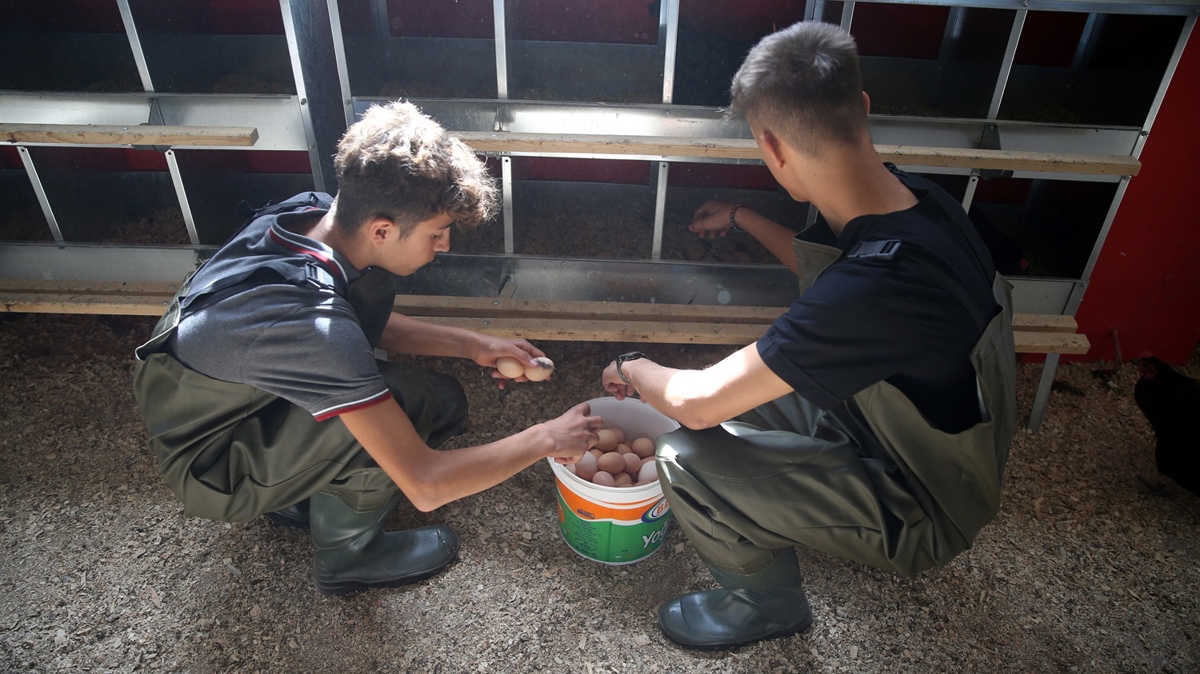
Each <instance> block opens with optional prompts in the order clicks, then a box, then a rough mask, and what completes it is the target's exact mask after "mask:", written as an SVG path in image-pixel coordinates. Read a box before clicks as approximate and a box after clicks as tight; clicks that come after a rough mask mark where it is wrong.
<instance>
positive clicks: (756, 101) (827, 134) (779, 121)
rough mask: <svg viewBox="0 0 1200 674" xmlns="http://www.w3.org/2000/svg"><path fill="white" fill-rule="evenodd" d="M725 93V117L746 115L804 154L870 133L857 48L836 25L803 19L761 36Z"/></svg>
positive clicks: (816, 151)
mask: <svg viewBox="0 0 1200 674" xmlns="http://www.w3.org/2000/svg"><path fill="white" fill-rule="evenodd" d="M730 93H731V94H732V104H731V105H730V109H729V116H730V117H745V118H747V119H749V120H750V121H752V122H754V123H755V124H756V125H759V126H761V127H762V128H765V129H769V130H770V131H771V132H773V133H774V134H775V135H777V136H779V137H780V138H782V139H783V140H784V141H786V142H787V143H788V144H789V145H791V146H792V147H793V148H795V149H796V150H798V151H800V152H804V153H805V154H808V155H816V154H819V153H820V148H821V146H822V145H824V144H825V143H830V142H833V143H841V144H854V143H857V142H860V141H861V140H862V137H863V134H864V133H866V134H868V135H869V133H870V132H869V130H868V126H867V112H866V107H865V106H864V105H863V99H862V74H861V72H860V70H859V62H858V49H857V47H856V45H855V43H854V38H853V37H852V36H851V35H850V34H849V33H847V32H846V31H845V30H843V29H842V28H841V27H839V26H835V25H832V24H828V23H818V22H802V23H797V24H794V25H792V26H790V27H788V28H785V29H783V30H781V31H779V32H777V33H773V34H771V35H768V36H767V37H764V38H763V39H762V40H761V41H759V43H758V44H756V45H755V46H754V48H753V49H751V50H750V53H749V54H748V55H747V56H746V60H745V61H744V62H743V63H742V67H741V68H740V69H739V70H738V72H737V75H734V77H733V83H732V86H731V87H730Z"/></svg>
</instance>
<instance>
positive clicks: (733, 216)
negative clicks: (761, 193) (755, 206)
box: [729, 204, 746, 232]
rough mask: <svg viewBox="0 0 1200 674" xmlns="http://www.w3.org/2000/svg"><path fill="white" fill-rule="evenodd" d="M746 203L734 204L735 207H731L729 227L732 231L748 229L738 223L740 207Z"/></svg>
mask: <svg viewBox="0 0 1200 674" xmlns="http://www.w3.org/2000/svg"><path fill="white" fill-rule="evenodd" d="M745 205H746V204H734V205H733V208H731V209H729V229H731V230H732V231H735V232H744V231H746V230H744V229H742V228H741V227H739V226H738V223H737V212H738V209H739V208H741V207H743V206H745Z"/></svg>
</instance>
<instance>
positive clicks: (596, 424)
mask: <svg viewBox="0 0 1200 674" xmlns="http://www.w3.org/2000/svg"><path fill="white" fill-rule="evenodd" d="M541 425H542V427H543V429H544V430H545V431H547V432H549V433H550V441H551V449H550V453H549V454H548V456H552V457H554V461H555V463H561V464H570V463H575V462H577V461H579V459H581V458H583V453H584V452H586V451H587V450H589V449H591V448H592V447H595V446H596V443H597V442H599V440H600V438H599V436H598V435H597V432H598V431H599V430H600V429H601V428H604V419H603V418H601V417H598V416H593V415H592V414H591V406H589V405H588V404H587V403H580V404H578V405H576V406H575V407H572V408H571V409H569V410H567V412H566V413H565V414H563V415H562V416H560V417H558V418H557V419H551V420H550V421H547V422H545V423H543V424H541Z"/></svg>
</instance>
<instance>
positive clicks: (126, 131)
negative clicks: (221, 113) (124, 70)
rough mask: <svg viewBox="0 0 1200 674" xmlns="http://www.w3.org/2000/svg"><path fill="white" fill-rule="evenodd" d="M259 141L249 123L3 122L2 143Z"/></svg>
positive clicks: (224, 143) (237, 143) (208, 143)
mask: <svg viewBox="0 0 1200 674" xmlns="http://www.w3.org/2000/svg"><path fill="white" fill-rule="evenodd" d="M257 141H258V129H256V128H254V127H249V126H153V125H145V124H143V125H129V126H101V125H95V124H0V144H19V143H52V144H62V145H169V146H172V147H182V146H188V145H200V146H221V147H249V146H251V145H254V143H255V142H257Z"/></svg>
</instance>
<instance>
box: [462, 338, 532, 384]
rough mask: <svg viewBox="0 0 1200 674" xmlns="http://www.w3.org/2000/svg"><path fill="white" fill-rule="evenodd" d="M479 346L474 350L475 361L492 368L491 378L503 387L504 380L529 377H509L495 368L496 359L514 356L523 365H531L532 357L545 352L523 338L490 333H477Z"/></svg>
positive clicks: (522, 380) (518, 380)
mask: <svg viewBox="0 0 1200 674" xmlns="http://www.w3.org/2000/svg"><path fill="white" fill-rule="evenodd" d="M479 340H480V341H479V346H478V347H477V348H476V351H475V357H474V360H475V363H476V364H478V365H481V366H483V367H490V368H492V371H491V375H492V379H495V380H496V384H497V386H499V387H500V388H501V389H503V388H504V384H505V382H509V381H514V382H526V381H529V379H528V378H527V377H526V376H525V375H521V376H519V377H513V378H511V379H509V378H508V377H505V376H504V375H502V374H500V372H499V371H498V370H496V361H497V360H498V359H500V358H503V357H505V356H507V357H509V358H516V359H517V360H519V361H521V364H522V365H524V366H527V367H528V366H532V365H534V364H535V363H534V362H533V359H534V358H540V357H542V356H545V355H546V354H545V353H544V352H543V351H542V350H541V349H539V348H537V347H536V346H534V345H532V344H530V343H529V342H527V341H526V340H524V339H505V338H503V337H494V336H491V335H483V334H481V335H479Z"/></svg>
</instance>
